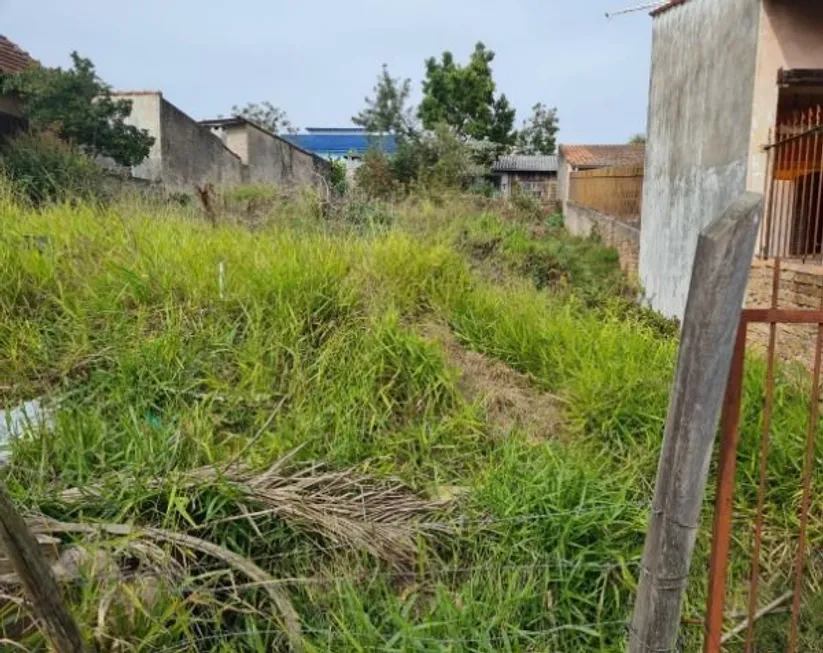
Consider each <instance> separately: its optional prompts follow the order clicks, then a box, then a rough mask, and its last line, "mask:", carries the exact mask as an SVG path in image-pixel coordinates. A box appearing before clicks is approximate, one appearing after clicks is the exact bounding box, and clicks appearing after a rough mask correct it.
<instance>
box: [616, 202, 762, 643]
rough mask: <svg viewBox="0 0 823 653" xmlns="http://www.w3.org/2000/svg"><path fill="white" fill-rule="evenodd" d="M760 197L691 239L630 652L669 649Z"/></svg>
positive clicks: (740, 204) (732, 209) (730, 211)
mask: <svg viewBox="0 0 823 653" xmlns="http://www.w3.org/2000/svg"><path fill="white" fill-rule="evenodd" d="M762 206H763V198H762V196H761V195H760V194H756V193H746V194H744V195H743V196H742V197H740V199H738V200H737V201H735V202H734V203H733V204H732V205H731V206H730V207H729V208H728V209H727V210H726V212H725V213H724V214H723V215H722V216H721V217H720V218H719V219H718V220H716V221H715V222H713V223H712V224H711V225H710V226H709V227H708V228H707V229H706V230H705V231H704V232H703V233H701V234H700V237H699V239H698V243H697V252H696V254H695V259H694V267H693V270H692V279H691V286H690V288H689V298H688V302H687V304H686V313H685V317H684V320H683V330H682V333H681V338H680V354H679V357H678V361H677V372H676V373H675V380H674V387H673V389H672V394H671V399H670V402H669V412H668V417H667V419H666V430H665V435H664V440H663V450H662V453H661V455H660V461H659V463H658V467H657V481H656V483H655V489H654V500H653V502H652V512H651V519H650V521H649V528H648V531H647V534H646V545H645V548H644V551H643V564H642V567H641V573H640V586H639V587H638V590H637V598H636V601H635V607H634V616H633V618H632V623H631V626H630V629H629V652H630V653H652V652H654V653H663V652H665V651H675V648H674V646H675V644H676V639H677V634H678V631H679V627H680V610H681V606H682V602H683V595H684V593H685V589H686V584H687V581H688V575H689V568H690V566H691V559H692V552H693V550H694V543H695V538H696V536H697V528H698V526H699V520H700V508H701V506H702V503H703V497H704V493H705V488H706V481H707V478H708V475H709V464H710V462H711V456H712V448H713V445H714V440H715V436H716V432H717V422H718V419H719V416H720V409H721V406H722V404H723V397H724V395H725V388H726V382H727V380H728V376H729V367H730V365H731V359H732V350H733V348H734V342H735V336H736V332H737V327H738V325H739V323H740V315H741V311H742V307H743V301H744V299H745V293H746V285H747V282H748V279H749V270H750V268H751V264H752V258H753V255H754V246H755V240H756V238H757V230H758V224H759V221H760V214H761V212H762V211H761V210H762Z"/></svg>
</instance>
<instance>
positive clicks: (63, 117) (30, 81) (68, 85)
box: [0, 52, 154, 166]
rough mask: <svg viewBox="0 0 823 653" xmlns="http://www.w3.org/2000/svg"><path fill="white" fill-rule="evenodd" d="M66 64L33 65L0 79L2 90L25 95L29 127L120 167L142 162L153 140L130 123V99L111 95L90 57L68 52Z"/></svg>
mask: <svg viewBox="0 0 823 653" xmlns="http://www.w3.org/2000/svg"><path fill="white" fill-rule="evenodd" d="M71 59H72V67H71V68H69V69H66V70H64V69H62V68H47V67H45V66H32V67H30V68H28V69H26V70H25V71H22V72H19V73H15V74H12V75H6V76H5V77H3V78H2V80H0V87H1V88H2V90H3V92H5V93H13V94H16V95H17V96H19V97H20V98H21V99H22V100H23V114H24V116H25V118H26V120H27V121H28V124H29V128H30V129H31V130H32V131H34V132H37V133H42V132H51V133H54V134H56V135H58V136H59V137H60V138H62V139H63V140H64V141H66V142H67V143H68V144H69V145H71V146H73V147H77V148H79V149H81V150H82V151H83V152H86V153H88V154H91V155H99V156H104V157H108V158H111V159H113V160H114V161H116V162H117V163H119V164H121V165H124V166H134V165H137V164H138V163H140V162H141V161H143V159H145V158H146V157H147V156H148V154H149V149H150V148H151V146H152V144H153V143H154V138H153V137H152V136H150V135H149V134H148V132H147V131H146V130H144V129H138V128H137V127H135V126H133V125H129V124H127V122H126V119H127V118H128V117H129V115H130V114H131V106H132V105H131V102H130V101H129V100H126V99H122V98H117V97H116V96H114V95H112V91H111V88H110V87H109V86H108V85H107V84H106V83H105V82H103V81H102V80H101V79H100V78H99V77H98V76H97V73H96V71H95V69H94V65H93V64H92V62H91V61H90V60H89V59H85V58H83V57H81V56H80V55H79V54H77V53H76V52H72V54H71Z"/></svg>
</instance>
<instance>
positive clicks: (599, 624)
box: [149, 620, 629, 651]
mask: <svg viewBox="0 0 823 653" xmlns="http://www.w3.org/2000/svg"><path fill="white" fill-rule="evenodd" d="M462 625H465V624H463V622H459V621H452V622H444V621H435V622H432V623H429V624H426V625H425V626H424V627H421V628H420V629H421V630H422V629H423V628H425V629H426V630H434V629H436V628H444V627H454V626H458V627H459V626H462ZM605 629H614V630H617V629H619V630H620V631H621V632H628V629H629V622H628V621H626V620H610V621H593V622H586V623H575V624H561V625H557V626H554V627H552V628H542V629H538V630H522V629H512V630H511V631H510V632H507V633H505V634H503V633H501V634H489V635H486V636H479V635H478V636H473V637H459V636H457V637H433V636H430V635H426V634H425V631H423V633H420V634H418V632H410V631H408V630H400V631H398V632H395V633H385V632H380V631H379V630H374V631H347V632H342V631H332V630H323V629H317V628H305V627H304V628H303V629H302V632H303V635H304V636H308V637H312V636H313V637H315V638H317V639H320V640H325V641H326V642H341V641H348V642H351V643H355V644H356V645H357V649H358V650H367V651H382V650H386V647H390V646H392V645H396V644H402V643H409V642H410V641H413V642H418V643H421V644H442V645H455V644H475V645H478V644H481V645H482V644H491V645H493V644H503V643H506V642H511V643H514V642H518V641H522V640H524V639H531V640H536V639H545V638H548V637H551V636H553V635H558V634H560V633H563V632H568V631H573V632H578V633H580V634H582V635H586V636H588V637H590V638H597V637H601V636H602V635H603V632H602V631H604V630H605ZM247 637H258V638H259V637H270V638H275V639H281V640H282V641H283V643H285V642H286V636H285V635H284V633H283V631H282V630H274V629H269V630H245V631H234V632H231V633H220V634H214V635H205V636H202V637H197V638H192V639H190V640H188V641H187V642H184V643H182V644H180V645H178V646H175V647H172V648H168V647H163V648H157V647H154V648H151V649H149V650H154V651H160V650H163V651H186V650H202V646H203V645H208V644H211V645H212V646H214V645H218V644H221V643H223V644H230V643H231V642H232V641H236V640H237V639H239V638H247ZM375 639H379V640H381V643H380V644H373V645H370V644H368V642H369V641H373V640H375Z"/></svg>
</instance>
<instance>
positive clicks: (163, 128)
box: [116, 91, 245, 192]
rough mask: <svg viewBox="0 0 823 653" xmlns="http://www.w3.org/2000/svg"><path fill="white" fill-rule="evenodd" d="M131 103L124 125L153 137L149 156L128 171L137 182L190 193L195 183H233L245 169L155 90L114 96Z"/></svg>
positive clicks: (207, 131)
mask: <svg viewBox="0 0 823 653" xmlns="http://www.w3.org/2000/svg"><path fill="white" fill-rule="evenodd" d="M116 95H117V96H118V97H121V98H126V99H129V100H131V102H132V111H131V115H130V116H129V118H128V120H127V122H128V123H129V124H132V125H135V126H137V127H139V128H141V129H145V130H147V131H148V132H149V134H151V135H152V136H154V145H153V146H152V148H151V151H150V152H149V156H148V157H147V158H146V160H145V161H143V162H142V163H141V164H140V165H138V166H135V167H134V168H132V174H133V175H134V176H135V177H137V178H138V179H145V180H148V181H152V182H162V183H163V184H164V185H165V186H167V187H169V188H172V189H175V188H179V189H182V190H186V191H190V192H191V191H193V187H194V185H196V184H204V183H212V184H215V185H229V184H237V183H241V182H242V181H243V178H244V176H245V166H244V165H243V162H242V161H241V160H240V157H238V156H237V155H235V154H234V153H233V152H232V151H231V150H229V148H228V147H226V145H224V144H223V142H222V141H221V140H220V139H219V138H218V137H217V136H215V135H214V134H212V133H211V131H210V130H209V129H208V128H206V127H203V126H201V125H200V124H198V123H197V122H196V121H195V120H193V119H192V118H190V117H189V116H187V115H186V114H185V113H183V112H182V111H180V109H178V108H177V107H175V106H174V105H173V104H171V103H170V102H168V101H167V100H165V99H164V98H163V95H162V93H160V92H159V91H136V92H124V93H117V94H116Z"/></svg>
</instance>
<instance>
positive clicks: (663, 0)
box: [606, 0, 667, 20]
mask: <svg viewBox="0 0 823 653" xmlns="http://www.w3.org/2000/svg"><path fill="white" fill-rule="evenodd" d="M665 4H667V0H657V2H647V3H646V4H643V5H640V6H637V7H628V8H626V9H618V10H617V11H612V12H608V11H607V12H606V20H611V19H612V18H614V17H615V16H624V15H625V14H633V13H635V12H636V11H644V10H645V9H657V8H659V7H662V6H663V5H665Z"/></svg>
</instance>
